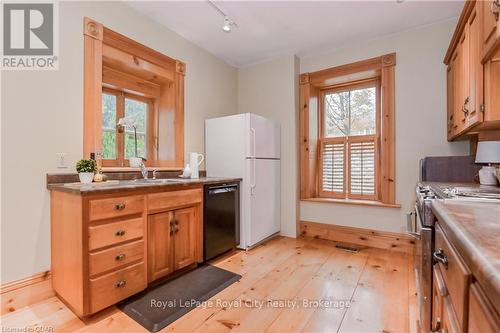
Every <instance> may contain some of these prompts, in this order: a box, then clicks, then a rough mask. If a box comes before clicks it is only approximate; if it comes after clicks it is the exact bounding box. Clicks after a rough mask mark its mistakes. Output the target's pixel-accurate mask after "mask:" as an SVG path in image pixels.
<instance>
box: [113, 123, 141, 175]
mask: <svg viewBox="0 0 500 333" xmlns="http://www.w3.org/2000/svg"><path fill="white" fill-rule="evenodd" d="M125 127H131V128H133V129H134V148H135V150H134V152H135V154H134V157H131V158H129V160H128V162H129V164H130V167H131V168H140V167H141V164H142V158H141V157H139V156H137V155H138V154H137V122H136V121H135V120H134V119H132V118H130V117H124V118H120V120H118V131H119V132H120V133H121V132H123V131H124V129H125Z"/></svg>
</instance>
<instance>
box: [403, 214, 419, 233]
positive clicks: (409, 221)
mask: <svg viewBox="0 0 500 333" xmlns="http://www.w3.org/2000/svg"><path fill="white" fill-rule="evenodd" d="M414 216H415V217H414ZM418 220H419V216H418V213H417V209H415V210H414V211H413V212H409V213H407V214H406V232H407V233H408V235H410V236H412V237H413V238H415V239H420V234H419V233H418V232H417V226H416V223H420V222H419V221H418Z"/></svg>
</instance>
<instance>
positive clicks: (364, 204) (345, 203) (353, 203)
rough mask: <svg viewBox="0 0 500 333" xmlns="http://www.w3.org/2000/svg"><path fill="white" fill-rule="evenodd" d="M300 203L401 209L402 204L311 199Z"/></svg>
mask: <svg viewBox="0 0 500 333" xmlns="http://www.w3.org/2000/svg"><path fill="white" fill-rule="evenodd" d="M300 201H305V202H320V203H332V204H341V205H355V206H369V207H385V208H401V205H400V204H389V203H383V202H380V201H374V200H355V199H332V198H309V199H301V200H300Z"/></svg>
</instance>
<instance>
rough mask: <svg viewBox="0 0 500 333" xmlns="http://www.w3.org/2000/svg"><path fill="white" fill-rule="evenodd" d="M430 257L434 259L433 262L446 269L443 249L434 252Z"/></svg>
mask: <svg viewBox="0 0 500 333" xmlns="http://www.w3.org/2000/svg"><path fill="white" fill-rule="evenodd" d="M432 256H433V257H434V261H435V262H438V263H441V264H443V266H444V268H446V269H448V258H447V257H446V255H445V254H444V251H443V249H439V250H437V251H435V252H434V253H433V254H432Z"/></svg>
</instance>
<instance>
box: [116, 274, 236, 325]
mask: <svg viewBox="0 0 500 333" xmlns="http://www.w3.org/2000/svg"><path fill="white" fill-rule="evenodd" d="M240 278H241V275H238V274H234V273H232V272H229V271H226V270H224V269H221V268H217V267H215V266H210V265H204V266H201V267H198V268H197V269H195V270H193V271H191V272H189V273H186V274H184V275H182V276H179V277H178V278H176V279H174V280H172V281H168V282H166V283H165V284H162V285H159V286H155V287H153V288H152V289H148V290H145V291H144V292H142V293H139V294H137V295H134V296H132V297H130V298H128V299H126V300H124V301H122V302H120V303H119V304H118V307H119V308H120V309H121V310H122V311H123V312H125V313H126V314H127V315H128V316H129V317H131V318H132V319H134V320H135V321H136V322H138V323H139V324H141V325H142V326H144V327H145V328H146V329H148V330H149V331H150V332H158V331H159V330H161V329H162V328H164V327H166V326H167V325H169V324H170V323H172V322H174V321H175V320H177V319H179V318H180V317H182V316H183V315H185V314H186V313H188V312H189V311H191V310H193V309H194V308H196V303H197V302H203V301H206V300H208V299H209V298H210V297H212V296H214V295H215V294H217V293H219V292H220V291H222V290H224V289H225V288H227V287H228V286H230V285H231V284H233V283H235V282H236V281H238V280H239V279H240Z"/></svg>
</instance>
